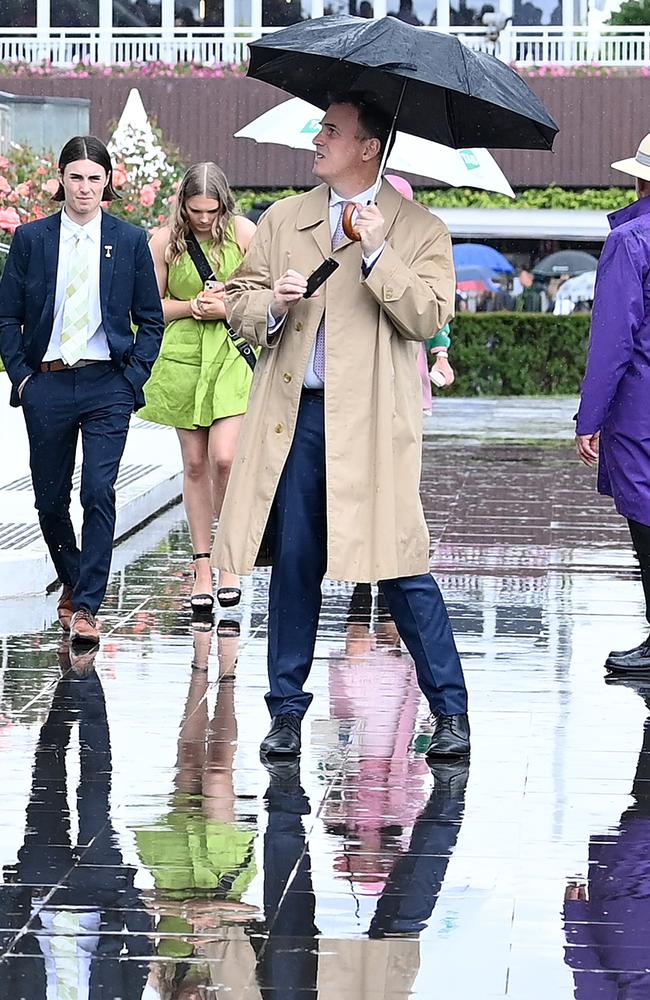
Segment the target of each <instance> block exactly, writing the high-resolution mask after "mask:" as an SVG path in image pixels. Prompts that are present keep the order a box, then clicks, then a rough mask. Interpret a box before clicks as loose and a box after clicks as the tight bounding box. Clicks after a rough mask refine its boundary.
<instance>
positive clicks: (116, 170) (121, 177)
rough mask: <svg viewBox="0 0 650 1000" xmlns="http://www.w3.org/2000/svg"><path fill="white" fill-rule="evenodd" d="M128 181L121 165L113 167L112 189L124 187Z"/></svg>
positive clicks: (127, 176)
mask: <svg viewBox="0 0 650 1000" xmlns="http://www.w3.org/2000/svg"><path fill="white" fill-rule="evenodd" d="M128 179H129V175H128V174H127V172H126V170H125V168H124V165H123V164H122V163H118V164H117V166H116V167H113V187H116V188H121V187H124V185H125V184H126V182H127V181H128Z"/></svg>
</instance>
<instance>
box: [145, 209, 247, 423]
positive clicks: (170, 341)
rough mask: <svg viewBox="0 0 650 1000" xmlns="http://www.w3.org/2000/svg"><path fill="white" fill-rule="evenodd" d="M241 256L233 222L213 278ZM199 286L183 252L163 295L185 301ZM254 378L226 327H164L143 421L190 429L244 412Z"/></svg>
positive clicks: (196, 323)
mask: <svg viewBox="0 0 650 1000" xmlns="http://www.w3.org/2000/svg"><path fill="white" fill-rule="evenodd" d="M242 259H243V254H242V252H241V250H240V248H239V245H238V243H237V240H236V239H235V227H234V222H231V223H230V225H229V226H228V229H227V230H226V237H225V240H224V243H223V246H222V248H221V258H220V263H219V268H218V270H217V272H216V275H215V276H216V278H217V279H218V280H219V281H226V280H227V279H228V278H229V277H230V275H231V274H232V273H233V272H234V271H235V270H236V269H237V268H238V267H239V265H240V263H241V261H242ZM202 289H203V282H202V281H201V278H200V277H199V273H198V271H197V270H196V267H195V266H194V264H193V263H192V259H191V257H190V255H189V254H188V253H184V254H183V255H182V256H181V257H180V258H179V259H178V260H177V261H174V263H172V264H170V265H169V271H168V276H167V296H168V298H172V299H180V300H182V301H185V302H188V301H189V300H190V299H193V298H195V296H197V295H198V294H199V293H200V292H201V291H202ZM252 378H253V373H252V371H251V369H250V366H249V364H248V363H247V362H246V361H245V359H244V358H243V357H242V356H241V354H240V353H239V351H238V350H237V348H236V347H235V345H234V344H233V342H232V340H231V338H230V336H229V335H228V331H227V329H226V326H225V323H223V322H221V321H220V320H210V321H206V322H204V321H202V320H196V319H194V318H193V317H191V316H188V317H184V318H183V319H176V320H172V322H171V323H168V325H167V326H166V327H165V335H164V337H163V342H162V347H161V349H160V354H159V355H158V359H157V361H156V363H155V364H154V366H153V369H152V372H151V376H150V378H149V380H148V382H147V383H146V385H145V387H144V394H145V399H146V406H144V407H143V408H142V409H141V410H139V411H138V416H139V417H141V418H142V419H143V420H151V421H152V422H153V423H155V424H166V425H167V426H169V427H182V428H184V429H186V430H195V429H196V428H197V427H210V426H211V424H213V423H214V421H215V420H220V419H221V418H222V417H233V416H235V415H236V414H238V413H245V412H246V407H247V405H248V394H249V392H250V387H251V381H252Z"/></svg>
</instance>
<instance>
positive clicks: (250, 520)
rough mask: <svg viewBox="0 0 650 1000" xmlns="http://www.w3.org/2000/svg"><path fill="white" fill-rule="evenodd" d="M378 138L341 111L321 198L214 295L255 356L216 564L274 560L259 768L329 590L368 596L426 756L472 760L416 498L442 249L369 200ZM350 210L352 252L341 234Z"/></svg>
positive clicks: (278, 218) (267, 228)
mask: <svg viewBox="0 0 650 1000" xmlns="http://www.w3.org/2000/svg"><path fill="white" fill-rule="evenodd" d="M389 131H390V119H389V118H388V117H386V116H384V115H383V114H382V113H381V112H380V111H379V110H378V109H376V108H375V107H373V106H372V105H370V104H368V103H367V102H366V101H364V100H363V98H362V97H359V96H357V95H347V96H345V97H343V98H337V99H336V100H335V101H334V102H333V103H332V104H331V106H330V107H329V109H328V110H327V112H326V114H325V116H324V118H323V122H322V126H321V130H320V132H319V133H318V134H317V135H316V136H315V138H314V145H315V147H316V152H315V158H314V174H315V175H316V177H317V178H318V179H319V180H320V181H321V184H320V186H319V187H317V188H315V189H314V190H312V191H311V192H309V193H308V194H306V195H300V196H298V197H295V198H288V199H286V200H284V201H282V202H278V203H276V204H275V205H274V206H273V207H272V208H271V209H269V211H268V212H267V213H266V215H265V216H264V218H263V219H262V220H261V223H260V227H259V230H258V232H257V234H256V236H255V238H254V240H253V242H252V243H251V247H250V249H249V252H248V254H247V257H246V260H245V261H244V263H243V265H242V267H241V269H240V270H239V272H238V273H237V275H236V276H235V278H234V279H233V280H231V282H229V284H228V286H227V300H226V303H227V305H226V308H227V312H228V316H229V320H230V322H231V324H232V325H233V327H234V328H235V330H237V331H238V332H241V333H243V334H244V335H245V336H246V337H247V339H248V340H249V341H251V342H252V343H255V344H259V345H261V346H262V347H263V351H262V355H261V358H260V362H259V370H260V371H259V375H258V376H257V377H256V381H255V385H254V389H253V392H252V395H251V401H250V407H249V412H248V414H247V416H246V420H245V424H244V430H243V433H242V439H241V443H240V448H239V453H238V456H237V459H236V462H235V465H234V467H233V472H232V478H231V484H230V485H229V487H228V492H227V495H226V500H225V503H224V508H223V512H222V517H221V523H220V525H219V531H218V534H217V539H216V544H215V556H214V562H215V564H216V565H218V566H220V567H223V568H229V567H238V569H239V571H240V572H242V573H244V574H245V573H250V572H251V570H252V567H253V564H254V562H255V560H256V557H257V555H258V552H259V550H260V548H261V547H263V546H262V542H263V536H265V541H266V543H267V544H268V547H269V549H270V556H271V561H272V565H273V570H272V575H271V584H270V593H269V684H270V690H269V692H268V694H267V696H266V700H267V705H268V707H269V711H270V714H271V717H272V720H273V722H272V727H271V730H270V732H269V734H268V736H267V737H266V739H265V740H264V741H263V743H262V751H263V752H264V753H266V754H269V755H284V754H286V755H291V754H297V753H299V752H300V722H301V719H302V716H303V715H304V714H305V712H306V710H307V708H308V706H309V704H310V702H311V699H312V696H311V695H310V694H308V693H306V692H305V691H304V690H303V687H304V684H305V682H306V681H307V677H308V675H309V671H310V669H311V664H312V658H313V653H314V645H315V640H316V630H317V626H318V617H319V612H320V606H321V582H322V579H323V577H324V576H325V575H327V576H328V577H330V578H333V579H342V580H354V581H369V582H375V581H380V585H381V587H382V590H383V592H384V595H385V597H386V600H387V603H388V606H389V609H390V612H391V614H392V616H393V618H394V619H395V622H396V624H397V627H398V629H399V631H400V634H401V636H402V638H403V639H404V642H405V644H406V646H407V647H408V649H409V651H410V652H411V655H412V656H413V659H414V660H415V667H416V671H417V676H418V681H419V684H420V687H421V689H422V691H423V692H424V694H425V696H426V698H427V701H428V703H429V705H430V707H431V711H432V713H433V716H434V719H435V722H436V726H435V732H434V735H433V739H432V743H431V748H430V750H429V754H430V756H432V757H436V756H439V755H442V756H467V755H468V754H469V723H468V719H467V693H466V689H465V684H464V680H463V674H462V668H461V664H460V659H459V657H458V653H457V651H456V646H455V643H454V638H453V634H452V630H451V626H450V623H449V618H448V615H447V611H446V608H445V605H444V602H443V599H442V597H441V595H440V591H439V590H438V587H437V585H436V583H435V581H434V579H433V577H432V576H431V574H430V573H429V533H428V530H427V526H426V522H425V520H424V515H423V512H422V506H421V503H420V498H419V479H420V462H421V432H422V418H421V399H420V391H419V381H418V379H419V376H418V369H417V353H418V349H419V344H420V343H421V342H423V341H425V340H426V339H427V338H428V337H430V336H431V332H432V331H433V330H439V329H440V328H441V327H442V326H444V324H445V323H446V322H447V321H448V320H449V319H450V317H451V315H452V311H453V301H454V284H455V282H454V268H453V261H452V255H451V241H450V239H449V234H448V232H447V231H446V229H445V227H444V226H443V224H442V223H441V222H440V221H439V220H438V219H436V218H435V217H434V216H432V215H431V214H430V213H429V212H427V211H426V210H425V209H424V208H422V207H420V206H419V205H417V204H414V203H412V202H409V201H406V200H405V199H403V198H402V197H401V196H400V195H399V194H398V193H397V192H396V191H395V190H394V189H393V188H392V187H391V186H390V185H389V184H383V185H382V186H381V188H380V189H379V194H378V196H377V203H376V204H375V203H373V202H372V200H371V198H372V193H373V186H374V183H375V181H376V178H377V174H378V170H379V164H380V160H381V156H382V152H383V148H384V146H385V144H386V142H387V140H388V135H389ZM347 203H354V204H357V205H358V206H359V208H358V214H357V218H356V223H355V224H356V227H357V230H358V232H359V234H360V237H361V238H360V240H359V241H358V242H355V241H351V240H350V239H348V238H346V237H345V236H343V234H342V222H341V219H342V214H343V209H344V207H345V205H346V204H347ZM330 255H331V256H332V257H333V258H334V260H335V261H336V262H337V263H338V265H339V267H338V269H337V270H336V271H335V272H334V273H333V274H332V276H331V277H330V278H329V280H328V281H327V282H326V284H325V285H324V286H322V288H321V290H320V294H319V295H317V296H313V297H311V298H307V299H305V298H304V297H303V296H304V293H305V291H306V288H307V281H306V277H305V276H306V275H307V274H309V273H310V272H311V271H313V270H314V269H315V268H316V267H318V266H319V264H321V263H322V261H323V259H324V258H327V257H329V256H330ZM242 511H246V515H247V516H246V518H243V517H242V516H241V515H242ZM233 571H234V570H233Z"/></svg>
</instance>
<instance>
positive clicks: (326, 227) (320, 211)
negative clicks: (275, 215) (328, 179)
mask: <svg viewBox="0 0 650 1000" xmlns="http://www.w3.org/2000/svg"><path fill="white" fill-rule="evenodd" d="M329 218H330V217H329V188H328V187H327V185H326V184H319V186H318V187H316V188H312V190H311V191H309V192H308V193H307V194H306V195H305V197H304V199H303V200H302V201H301V202H300V208H299V210H298V219H297V222H296V226H297V228H298V229H309V230H311V235H312V236H313V238H314V239H315V241H316V243H317V244H318V249H319V250H320V252H321V253H322V255H323V257H329V256H330V254H331V252H332V236H331V233H330V221H329Z"/></svg>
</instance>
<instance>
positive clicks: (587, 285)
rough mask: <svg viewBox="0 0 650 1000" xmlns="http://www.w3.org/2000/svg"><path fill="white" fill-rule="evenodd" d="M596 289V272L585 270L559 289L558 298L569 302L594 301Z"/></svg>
mask: <svg viewBox="0 0 650 1000" xmlns="http://www.w3.org/2000/svg"><path fill="white" fill-rule="evenodd" d="M595 290H596V272H595V271H584V272H583V273H582V274H578V275H577V276H576V277H575V278H569V279H568V280H567V281H565V282H564V284H563V285H561V286H560V288H559V289H558V293H557V296H556V298H557V299H560V300H561V301H567V302H574V303H578V302H593V299H594V294H595Z"/></svg>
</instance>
